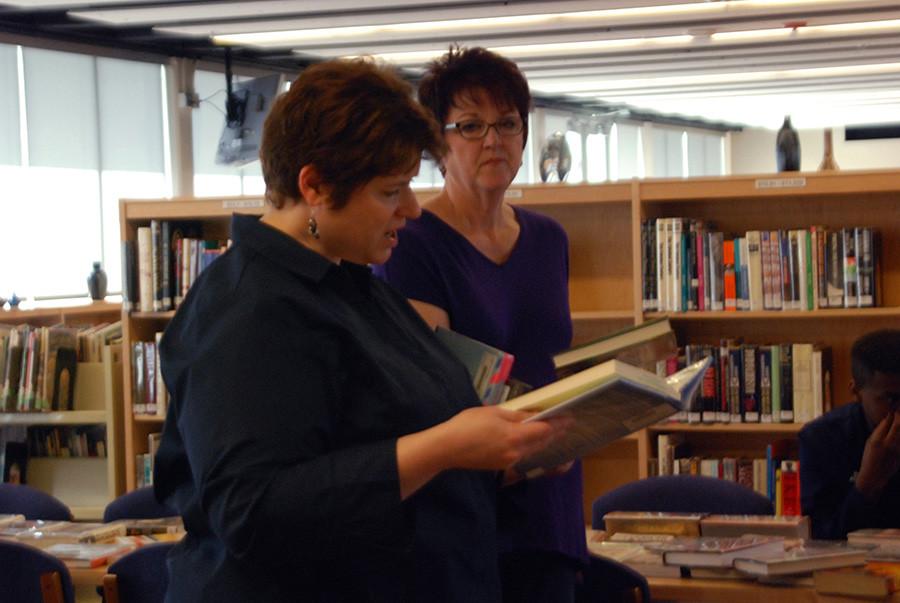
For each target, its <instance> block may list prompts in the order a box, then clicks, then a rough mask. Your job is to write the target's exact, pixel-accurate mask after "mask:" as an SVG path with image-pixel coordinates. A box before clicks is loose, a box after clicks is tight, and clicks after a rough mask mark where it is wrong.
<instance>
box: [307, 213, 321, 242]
mask: <svg viewBox="0 0 900 603" xmlns="http://www.w3.org/2000/svg"><path fill="white" fill-rule="evenodd" d="M307 230H308V231H309V234H311V235H312V238H314V239H318V238H319V223H318V222H316V219H315V218H312V217H310V219H309V228H307Z"/></svg>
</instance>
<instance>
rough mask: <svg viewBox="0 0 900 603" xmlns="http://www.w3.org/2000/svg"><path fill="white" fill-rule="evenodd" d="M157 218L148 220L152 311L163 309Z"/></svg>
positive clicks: (160, 248)
mask: <svg viewBox="0 0 900 603" xmlns="http://www.w3.org/2000/svg"><path fill="white" fill-rule="evenodd" d="M161 236H162V235H161V233H160V226H159V220H150V253H151V255H150V271H151V276H152V279H153V311H154V312H158V311H161V310H163V281H162V240H161Z"/></svg>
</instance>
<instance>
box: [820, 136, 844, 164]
mask: <svg viewBox="0 0 900 603" xmlns="http://www.w3.org/2000/svg"><path fill="white" fill-rule="evenodd" d="M839 169H841V168H839V167H838V164H837V161H835V160H834V146H833V145H832V140H831V128H825V153H824V155H823V156H822V163H820V164H819V170H839Z"/></svg>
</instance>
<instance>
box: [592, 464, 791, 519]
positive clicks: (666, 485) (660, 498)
mask: <svg viewBox="0 0 900 603" xmlns="http://www.w3.org/2000/svg"><path fill="white" fill-rule="evenodd" d="M610 511H669V512H675V513H716V514H727V515H771V514H773V513H774V509H773V507H772V502H771V501H770V500H769V499H768V498H766V497H765V496H762V495H761V494H759V493H757V492H754V491H753V490H751V489H749V488H747V487H746V486H743V485H741V484H738V483H735V482H730V481H725V480H723V479H717V478H714V477H701V476H699V475H661V476H657V477H648V478H646V479H641V480H637V481H633V482H629V483H627V484H624V485H622V486H619V487H618V488H615V489H613V490H610V491H609V492H607V493H606V494H603V495H602V496H600V497H598V498H597V500H595V501H594V505H593V508H592V518H591V525H592V526H593V528H594V529H596V530H602V529H605V524H604V522H603V516H604V515H606V514H607V513H608V512H610Z"/></svg>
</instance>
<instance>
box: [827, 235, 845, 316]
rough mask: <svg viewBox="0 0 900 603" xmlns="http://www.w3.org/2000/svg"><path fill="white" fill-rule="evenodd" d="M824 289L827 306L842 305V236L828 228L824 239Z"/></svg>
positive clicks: (841, 306)
mask: <svg viewBox="0 0 900 603" xmlns="http://www.w3.org/2000/svg"><path fill="white" fill-rule="evenodd" d="M825 255H826V259H825V279H826V283H825V290H826V296H827V298H828V307H829V308H843V307H844V237H843V235H842V234H841V231H840V229H838V230H829V231H828V233H827V235H826V239H825Z"/></svg>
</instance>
